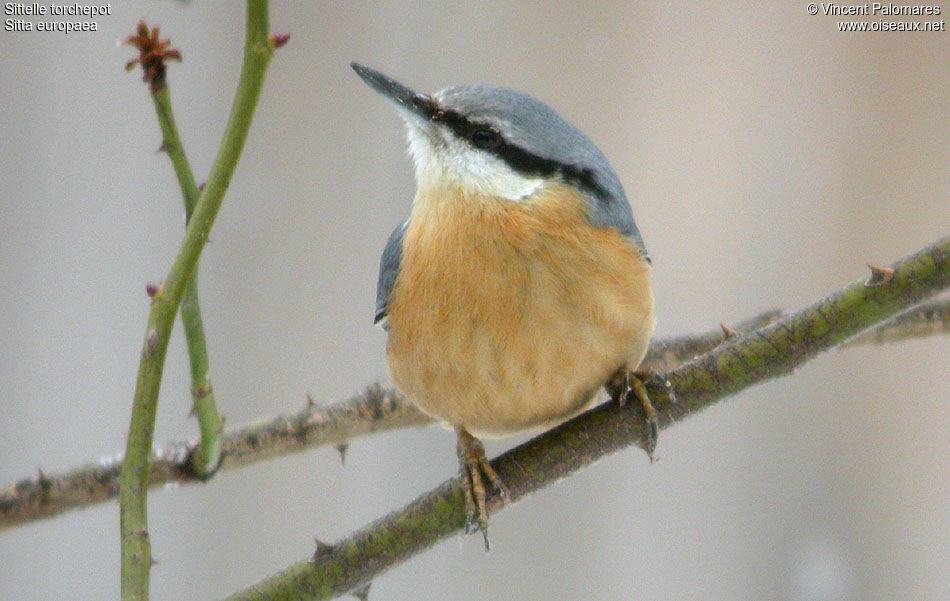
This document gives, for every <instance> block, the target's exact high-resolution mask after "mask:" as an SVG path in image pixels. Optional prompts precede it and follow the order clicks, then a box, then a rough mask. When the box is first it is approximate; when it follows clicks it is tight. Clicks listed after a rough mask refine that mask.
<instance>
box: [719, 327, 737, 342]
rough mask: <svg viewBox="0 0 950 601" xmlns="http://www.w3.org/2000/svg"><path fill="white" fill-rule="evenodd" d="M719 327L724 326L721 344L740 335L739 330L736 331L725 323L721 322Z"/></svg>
mask: <svg viewBox="0 0 950 601" xmlns="http://www.w3.org/2000/svg"><path fill="white" fill-rule="evenodd" d="M719 327H720V328H722V341H721V342H720V343H719V344H722V343H723V342H725V341H727V340H729V339H730V338H735V337H736V336H738V335H739V332H736V331H735V330H733V329H732V328H730V327H729V326H727V325H726V324H724V323H720V324H719Z"/></svg>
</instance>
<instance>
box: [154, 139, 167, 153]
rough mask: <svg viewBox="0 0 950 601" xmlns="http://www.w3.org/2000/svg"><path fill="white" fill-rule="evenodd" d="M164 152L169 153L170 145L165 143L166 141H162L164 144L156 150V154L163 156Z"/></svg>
mask: <svg viewBox="0 0 950 601" xmlns="http://www.w3.org/2000/svg"><path fill="white" fill-rule="evenodd" d="M163 152H168V144H166V143H165V140H162V143H161V144H159V145H158V148H156V149H155V154H161V153H163Z"/></svg>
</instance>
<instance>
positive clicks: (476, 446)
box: [455, 428, 508, 552]
mask: <svg viewBox="0 0 950 601" xmlns="http://www.w3.org/2000/svg"><path fill="white" fill-rule="evenodd" d="M455 432H456V434H457V435H458V457H459V470H460V471H461V473H462V494H463V495H464V496H465V533H466V534H472V533H474V532H477V531H481V533H482V538H483V539H484V540H485V551H486V552H487V551H489V550H491V547H490V545H489V542H488V503H487V498H488V491H487V489H486V481H487V483H488V484H490V485H491V486H493V487H494V488H495V490H497V491H498V495H499V496H500V497H501V500H502V501H506V500H507V499H508V489H507V488H506V487H505V484H504V482H502V481H501V478H500V477H499V476H498V473H497V472H496V471H495V469H494V468H493V467H492V466H491V464H490V463H488V458H486V457H485V447H484V445H482V442H481V441H480V440H478V439H477V438H475V437H474V436H472V435H471V434H469V433H468V432H467V431H466V430H465V429H464V428H456V429H455Z"/></svg>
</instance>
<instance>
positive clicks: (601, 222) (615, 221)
mask: <svg viewBox="0 0 950 601" xmlns="http://www.w3.org/2000/svg"><path fill="white" fill-rule="evenodd" d="M602 192H603V193H601V194H593V193H588V194H587V196H588V202H589V207H590V210H589V212H588V219H589V220H590V222H591V225H593V226H595V227H601V228H616V229H617V230H618V231H619V232H620V234H621V235H622V236H623V237H625V238H626V239H627V240H629V241H630V243H631V244H633V245H634V246H635V247H637V248H638V249H639V250H640V252H641V253H642V254H643V258H644V259H645V260H646V262H647V263H650V262H651V261H650V254H649V253H648V252H647V247H646V245H645V244H643V237H641V236H640V230H639V229H637V224H636V222H635V221H634V220H633V211H632V210H631V209H630V203H629V202H627V197H626V195H625V194H624V193H623V188H621V187H620V183H619V182H616V183H615V185H613V186H611V187H610V188H606V189H602Z"/></svg>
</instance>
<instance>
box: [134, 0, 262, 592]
mask: <svg viewBox="0 0 950 601" xmlns="http://www.w3.org/2000/svg"><path fill="white" fill-rule="evenodd" d="M268 33H269V29H268V20H267V2H266V0H248V4H247V35H246V39H245V46H244V63H243V65H242V67H241V76H240V79H239V81H238V89H237V93H236V95H235V98H234V104H233V105H232V107H231V115H230V117H229V119H228V124H227V126H226V128H225V131H224V138H223V140H222V142H221V146H220V149H219V150H218V156H217V158H216V159H215V163H214V166H213V167H212V169H211V175H210V176H209V178H208V184H207V186H206V187H205V189H204V191H203V192H202V193H201V195H200V196H199V198H198V203H197V206H196V207H195V211H194V213H193V214H192V218H191V220H190V221H189V223H188V228H187V229H186V231H185V239H184V240H183V241H182V244H181V247H180V248H179V250H178V255H177V256H176V257H175V261H174V263H173V264H172V267H171V270H170V271H169V273H168V277H167V278H166V279H165V283H164V285H163V286H162V289H161V290H156V293H155V294H154V295H153V296H152V304H151V309H150V311H149V318H148V326H147V327H146V333H145V341H144V344H143V348H142V355H141V360H140V362H139V372H138V377H137V380H136V384H135V397H134V400H133V404H132V418H131V425H130V426H129V438H128V443H127V445H126V451H125V458H124V460H123V465H122V474H121V476H120V478H119V499H120V500H119V516H120V517H119V522H120V536H121V539H120V542H121V548H122V579H121V583H122V599H123V601H130V600H135V601H146V600H147V599H148V589H149V579H148V576H149V570H150V569H151V566H152V555H151V545H150V543H149V534H148V519H147V515H146V496H147V490H148V480H149V476H150V472H151V470H150V469H149V459H150V457H149V455H150V451H151V448H152V435H153V433H154V430H155V412H156V409H157V404H158V390H159V387H160V385H161V380H162V370H163V368H164V365H165V354H166V352H167V350H168V339H169V337H170V335H171V329H172V325H173V324H174V321H175V313H176V312H177V311H178V304H179V303H180V302H181V298H182V294H183V293H184V290H185V287H186V285H187V284H188V282H189V281H190V280H191V276H192V274H193V273H194V269H195V265H196V264H197V262H198V257H199V255H200V254H201V251H202V249H203V248H204V245H205V242H206V241H207V239H208V234H209V232H210V231H211V225H212V224H213V223H214V218H215V217H216V216H217V213H218V209H219V208H220V207H221V201H222V200H223V198H224V193H225V191H226V190H227V188H228V184H229V183H230V182H231V176H232V175H233V174H234V169H235V167H236V166H237V162H238V158H239V157H240V155H241V150H242V149H243V147H244V141H245V140H246V139H247V132H248V129H249V128H250V125H251V118H252V116H253V115H254V108H255V107H256V105H257V99H258V97H259V96H260V90H261V86H262V84H263V81H264V72H265V71H266V69H267V64H268V62H269V61H270V58H271V46H270V43H269V41H268ZM155 37H157V32H156V33H155ZM143 66H145V65H144V63H143ZM149 72H154V69H152V70H151V71H147V72H146V76H147V77H148V75H149ZM156 77H157V75H156ZM153 86H154V82H153Z"/></svg>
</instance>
